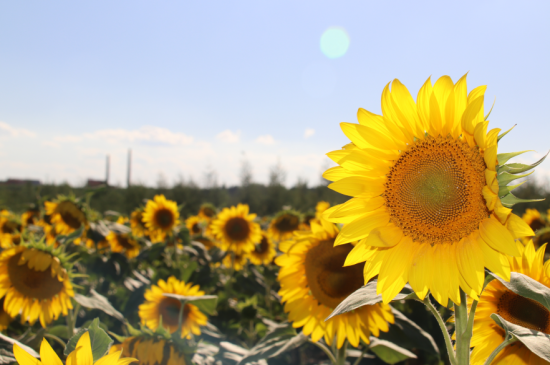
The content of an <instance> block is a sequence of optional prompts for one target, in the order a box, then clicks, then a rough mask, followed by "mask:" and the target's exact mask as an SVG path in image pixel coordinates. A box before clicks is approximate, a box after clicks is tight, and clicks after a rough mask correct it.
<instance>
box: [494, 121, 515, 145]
mask: <svg viewBox="0 0 550 365" xmlns="http://www.w3.org/2000/svg"><path fill="white" fill-rule="evenodd" d="M516 125H517V124H514V126H513V127H512V128H510V129H508V130H507V131H506V132H504V133H501V134H499V136H498V137H497V142H498V141H500V140H501V139H502V137H504V136H505V135H507V134H508V133H510V132H511V131H512V129H514V128H516Z"/></svg>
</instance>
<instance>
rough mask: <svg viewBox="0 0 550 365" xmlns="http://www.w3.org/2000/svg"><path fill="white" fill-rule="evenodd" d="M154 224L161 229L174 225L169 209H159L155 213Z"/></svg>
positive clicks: (172, 215)
mask: <svg viewBox="0 0 550 365" xmlns="http://www.w3.org/2000/svg"><path fill="white" fill-rule="evenodd" d="M155 222H156V223H157V226H159V227H160V228H162V229H167V228H170V227H172V225H173V224H174V214H173V213H172V211H171V210H170V209H166V208H162V209H159V210H157V211H156V213H155Z"/></svg>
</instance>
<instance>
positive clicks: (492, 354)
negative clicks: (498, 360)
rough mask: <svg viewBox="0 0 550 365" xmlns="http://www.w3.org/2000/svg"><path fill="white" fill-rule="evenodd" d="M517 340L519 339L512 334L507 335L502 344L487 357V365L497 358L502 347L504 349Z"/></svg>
mask: <svg viewBox="0 0 550 365" xmlns="http://www.w3.org/2000/svg"><path fill="white" fill-rule="evenodd" d="M517 340H518V339H517V338H515V337H512V336H510V335H507V336H506V339H505V340H504V342H502V343H501V344H500V345H498V347H497V348H496V349H495V351H493V352H492V353H491V355H490V356H489V357H488V358H487V361H485V365H489V364H491V362H492V361H493V360H494V359H495V357H496V356H497V355H498V353H499V352H500V351H502V349H504V348H505V347H506V346H508V345H509V344H511V343H514V342H516V341H517Z"/></svg>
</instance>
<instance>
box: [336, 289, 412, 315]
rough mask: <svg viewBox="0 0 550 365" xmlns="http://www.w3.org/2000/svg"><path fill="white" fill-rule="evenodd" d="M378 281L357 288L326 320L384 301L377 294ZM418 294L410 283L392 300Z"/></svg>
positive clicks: (410, 297) (409, 297)
mask: <svg viewBox="0 0 550 365" xmlns="http://www.w3.org/2000/svg"><path fill="white" fill-rule="evenodd" d="M377 284H378V282H377V281H376V280H373V281H370V282H368V283H367V285H365V286H362V287H361V288H359V289H357V290H356V291H355V292H353V293H352V294H350V295H349V296H348V297H347V298H346V299H344V300H343V301H342V302H341V303H340V304H338V306H337V307H336V309H334V310H333V311H332V313H331V314H330V316H328V317H327V318H326V319H325V321H327V320H329V319H331V318H332V317H334V316H336V315H338V314H342V313H346V312H350V311H352V310H354V309H357V308H359V307H362V306H365V305H373V304H376V303H380V302H381V301H382V295H381V294H376V285H377ZM414 296H416V295H415V294H414V292H413V291H412V288H411V287H410V285H409V284H407V285H405V287H404V288H403V290H402V291H401V293H399V294H397V296H396V297H395V298H393V300H392V301H395V300H402V299H413V297H414Z"/></svg>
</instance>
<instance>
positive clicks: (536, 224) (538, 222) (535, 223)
mask: <svg viewBox="0 0 550 365" xmlns="http://www.w3.org/2000/svg"><path fill="white" fill-rule="evenodd" d="M545 226H546V223H545V222H544V221H543V220H542V219H540V218H535V219H533V220H532V221H531V223H530V224H529V227H531V229H532V230H533V231H536V230H538V229H541V228H544V227H545Z"/></svg>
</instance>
